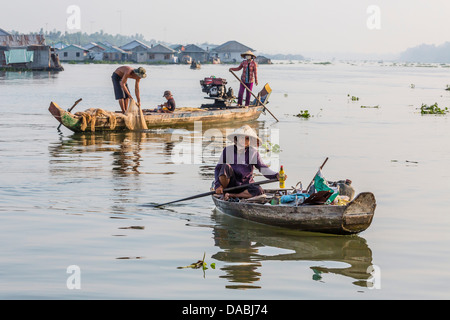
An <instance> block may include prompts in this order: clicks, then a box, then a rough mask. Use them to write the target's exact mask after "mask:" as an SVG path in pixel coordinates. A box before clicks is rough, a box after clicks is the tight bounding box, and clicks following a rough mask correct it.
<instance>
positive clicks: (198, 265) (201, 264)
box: [177, 253, 216, 271]
mask: <svg viewBox="0 0 450 320" xmlns="http://www.w3.org/2000/svg"><path fill="white" fill-rule="evenodd" d="M205 254H206V253H203V260H198V261H197V262H194V263H191V264H190V265H188V266H185V267H177V269H188V268H190V269H200V268H202V269H203V271H205V270H206V269H208V264H207V263H206V262H205ZM209 266H210V267H211V268H212V269H215V268H216V264H215V263H214V262H213V263H211V264H210V265H209Z"/></svg>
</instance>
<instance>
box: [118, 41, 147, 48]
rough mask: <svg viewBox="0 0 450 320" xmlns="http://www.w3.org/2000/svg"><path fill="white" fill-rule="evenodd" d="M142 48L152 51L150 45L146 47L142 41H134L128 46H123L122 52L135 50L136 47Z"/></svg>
mask: <svg viewBox="0 0 450 320" xmlns="http://www.w3.org/2000/svg"><path fill="white" fill-rule="evenodd" d="M139 46H142V47H144V48H147V49H150V46H149V45H146V44H145V43H143V42H142V41H139V40H133V41H131V42H129V43H127V44H124V45H123V46H121V47H120V48H121V49H122V50H133V49H134V48H136V47H139Z"/></svg>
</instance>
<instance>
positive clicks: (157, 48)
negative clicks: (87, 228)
mask: <svg viewBox="0 0 450 320" xmlns="http://www.w3.org/2000/svg"><path fill="white" fill-rule="evenodd" d="M148 52H150V53H175V52H176V51H175V50H173V49H171V48H169V47H168V46H165V45H163V44H157V45H156V46H154V47H152V48H150V49H148Z"/></svg>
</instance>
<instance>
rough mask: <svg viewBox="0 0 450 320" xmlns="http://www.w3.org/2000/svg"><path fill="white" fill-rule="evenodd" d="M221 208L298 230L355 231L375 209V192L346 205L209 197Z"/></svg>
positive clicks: (365, 225) (362, 227) (369, 220)
mask: <svg viewBox="0 0 450 320" xmlns="http://www.w3.org/2000/svg"><path fill="white" fill-rule="evenodd" d="M212 199H213V201H214V204H215V205H216V207H217V209H219V210H220V211H221V212H223V213H226V214H229V215H232V216H235V217H239V218H244V219H247V220H250V221H254V222H259V223H263V224H268V225H273V226H279V227H285V228H291V229H296V230H300V231H311V232H322V233H331V234H356V233H360V232H362V231H364V230H366V229H367V228H368V227H369V226H370V224H371V223H372V219H373V215H374V212H375V207H376V201H375V196H374V195H373V193H371V192H363V193H360V194H359V195H358V196H356V198H355V199H353V200H352V201H351V202H349V203H348V204H347V205H299V206H290V205H267V204H266V205H263V204H258V203H251V202H245V201H241V202H229V201H223V200H221V199H220V198H219V197H218V196H217V195H214V196H213V197H212Z"/></svg>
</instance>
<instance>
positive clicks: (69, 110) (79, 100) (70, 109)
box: [57, 98, 83, 130]
mask: <svg viewBox="0 0 450 320" xmlns="http://www.w3.org/2000/svg"><path fill="white" fill-rule="evenodd" d="M81 100H83V99H82V98H80V99H78V100H77V101H75V103H74V104H73V106H71V107H70V108H69V109H67V112H71V111H72V110H73V108H75V106H76V105H77V104H78V103H80V102H81ZM61 125H62V123H60V124H59V126H58V128H57V130H59V128H61Z"/></svg>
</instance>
